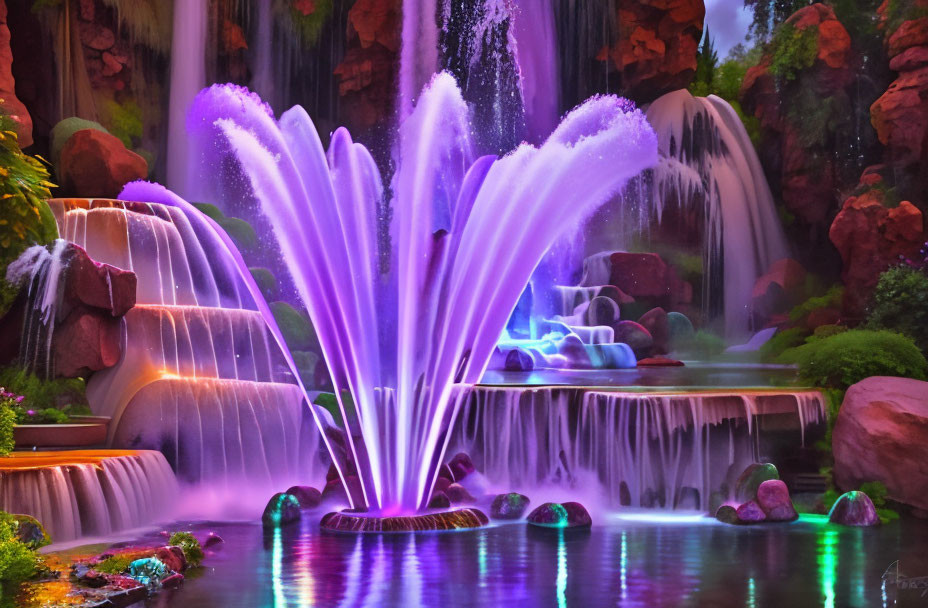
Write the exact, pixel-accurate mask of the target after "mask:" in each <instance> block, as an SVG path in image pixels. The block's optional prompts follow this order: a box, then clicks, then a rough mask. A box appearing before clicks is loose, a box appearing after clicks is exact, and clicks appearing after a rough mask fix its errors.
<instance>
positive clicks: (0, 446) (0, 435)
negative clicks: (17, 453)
mask: <svg viewBox="0 0 928 608" xmlns="http://www.w3.org/2000/svg"><path fill="white" fill-rule="evenodd" d="M14 426H16V413H15V412H14V411H13V408H12V407H10V406H9V405H8V404H6V403H3V402H0V456H6V455H7V454H9V453H10V452H12V451H13V448H14V447H16V442H15V441H14V440H13V427H14Z"/></svg>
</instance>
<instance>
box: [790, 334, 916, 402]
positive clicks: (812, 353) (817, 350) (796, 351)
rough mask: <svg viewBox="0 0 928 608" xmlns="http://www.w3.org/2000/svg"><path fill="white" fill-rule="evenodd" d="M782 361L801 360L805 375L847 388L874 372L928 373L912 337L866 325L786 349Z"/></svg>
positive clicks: (801, 371)
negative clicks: (866, 326) (869, 328)
mask: <svg viewBox="0 0 928 608" xmlns="http://www.w3.org/2000/svg"><path fill="white" fill-rule="evenodd" d="M784 333H785V332H784ZM778 361H779V362H781V363H796V364H798V365H799V374H800V376H801V377H802V378H803V379H805V380H807V381H809V382H811V383H812V384H814V385H816V386H825V387H830V388H843V389H846V388H847V387H849V386H850V385H852V384H855V383H857V382H860V381H861V380H863V379H864V378H869V377H870V376H900V377H903V378H915V379H917V380H924V379H925V378H926V373H928V361H926V360H925V356H924V355H923V354H922V353H921V351H920V350H918V347H917V346H915V343H914V342H912V339H911V338H908V337H906V336H903V335H901V334H896V333H893V332H889V331H871V330H864V329H854V330H848V331H846V332H843V333H839V334H836V335H834V336H830V337H828V338H823V339H821V340H814V341H812V342H809V343H807V344H804V345H802V346H798V347H796V348H792V349H789V350H786V351H784V352H783V354H781V355H780V357H779V358H778Z"/></svg>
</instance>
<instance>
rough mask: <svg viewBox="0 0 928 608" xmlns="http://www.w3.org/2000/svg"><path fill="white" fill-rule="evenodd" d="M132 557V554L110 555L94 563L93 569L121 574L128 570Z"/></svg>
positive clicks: (133, 557)
mask: <svg viewBox="0 0 928 608" xmlns="http://www.w3.org/2000/svg"><path fill="white" fill-rule="evenodd" d="M134 559H135V556H134V555H111V556H109V557H107V558H106V559H104V560H103V561H101V562H99V563H97V564H96V565H94V567H93V569H94V570H96V571H97V572H103V573H105V574H122V573H124V572H126V571H127V570H129V564H131V563H132V561H133V560H134Z"/></svg>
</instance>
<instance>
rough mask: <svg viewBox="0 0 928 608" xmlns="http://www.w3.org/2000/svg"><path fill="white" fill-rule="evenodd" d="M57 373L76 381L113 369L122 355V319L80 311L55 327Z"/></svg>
mask: <svg viewBox="0 0 928 608" xmlns="http://www.w3.org/2000/svg"><path fill="white" fill-rule="evenodd" d="M52 346H53V350H52V354H53V356H54V366H55V374H56V375H57V376H60V377H64V378H76V377H78V376H83V375H86V374H88V373H90V372H93V371H100V370H102V369H106V368H108V367H112V366H114V365H116V363H118V362H119V358H120V356H121V355H122V334H121V330H120V321H119V319H114V318H112V317H109V316H104V315H102V314H101V313H98V312H94V311H90V310H87V309H83V308H79V309H75V310H74V311H73V312H71V314H70V315H68V317H67V318H66V319H65V320H64V322H62V323H61V324H60V325H59V326H58V327H56V328H55V334H54V338H53V340H52Z"/></svg>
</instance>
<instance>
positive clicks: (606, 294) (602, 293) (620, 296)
mask: <svg viewBox="0 0 928 608" xmlns="http://www.w3.org/2000/svg"><path fill="white" fill-rule="evenodd" d="M596 295H597V296H599V297H602V298H609V299H610V300H612V301H613V302H615V303H616V304H618V305H619V307H620V309H621V306H622V305H623V304H632V303H634V301H635V298H633V297H631V296H630V295H628V294H627V293H625V292H624V291H622V290H621V289H619V288H618V287H616V286H615V285H603V286H602V287H601V288H600V289H599V291H598V292H597V293H596ZM616 320H618V319H616Z"/></svg>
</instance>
